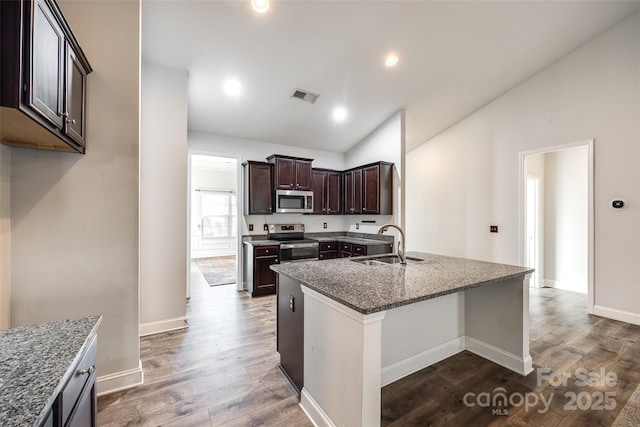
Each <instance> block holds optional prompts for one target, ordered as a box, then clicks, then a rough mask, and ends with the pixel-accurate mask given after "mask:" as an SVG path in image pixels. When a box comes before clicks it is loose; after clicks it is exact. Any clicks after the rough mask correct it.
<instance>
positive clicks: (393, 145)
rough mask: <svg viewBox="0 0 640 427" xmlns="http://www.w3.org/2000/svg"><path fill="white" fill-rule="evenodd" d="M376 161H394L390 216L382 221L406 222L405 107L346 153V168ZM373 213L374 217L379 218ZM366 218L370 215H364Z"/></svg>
mask: <svg viewBox="0 0 640 427" xmlns="http://www.w3.org/2000/svg"><path fill="white" fill-rule="evenodd" d="M378 161H385V162H392V163H393V164H394V166H395V167H394V169H395V170H394V176H393V216H391V217H388V218H386V217H385V221H387V222H388V221H390V222H395V223H398V224H401V225H403V224H404V223H405V218H404V217H405V213H404V211H405V209H404V199H405V197H404V193H403V188H404V185H403V183H404V181H405V169H406V168H405V111H404V110H398V111H397V112H395V113H394V114H393V115H392V116H391V117H390V118H389V119H387V120H386V121H385V122H384V123H382V124H381V125H380V126H378V128H376V129H375V130H374V131H373V132H371V133H370V134H369V135H367V137H365V138H364V139H363V140H362V141H360V142H359V143H358V144H357V145H356V146H355V147H353V148H352V149H351V150H349V151H348V152H347V153H346V154H345V162H346V169H349V168H352V167H356V166H360V165H365V164H368V163H374V162H378ZM379 218H380V216H379V215H376V216H375V217H373V219H374V220H375V219H379ZM367 219H369V218H368V217H367Z"/></svg>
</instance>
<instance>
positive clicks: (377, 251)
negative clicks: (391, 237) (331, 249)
mask: <svg viewBox="0 0 640 427" xmlns="http://www.w3.org/2000/svg"><path fill="white" fill-rule="evenodd" d="M392 251H393V244H392V243H383V244H379V245H358V244H354V243H342V242H341V243H340V251H339V253H338V256H339V257H340V258H348V257H352V256H363V255H381V254H388V253H391V252H392Z"/></svg>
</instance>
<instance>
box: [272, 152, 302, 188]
mask: <svg viewBox="0 0 640 427" xmlns="http://www.w3.org/2000/svg"><path fill="white" fill-rule="evenodd" d="M267 161H268V162H269V163H272V164H273V165H274V168H275V169H274V189H275V190H307V191H308V190H311V162H312V161H313V159H303V158H299V157H290V156H281V155H279V154H274V155H271V156H269V157H267Z"/></svg>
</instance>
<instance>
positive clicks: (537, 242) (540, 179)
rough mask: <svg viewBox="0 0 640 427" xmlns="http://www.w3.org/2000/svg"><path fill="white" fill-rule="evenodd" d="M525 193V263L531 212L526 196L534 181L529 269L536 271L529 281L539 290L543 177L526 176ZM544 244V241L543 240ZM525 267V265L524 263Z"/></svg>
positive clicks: (541, 270) (527, 253)
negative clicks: (531, 260)
mask: <svg viewBox="0 0 640 427" xmlns="http://www.w3.org/2000/svg"><path fill="white" fill-rule="evenodd" d="M526 180H527V184H526V185H527V192H526V193H525V201H524V209H525V222H524V227H525V228H524V230H525V242H524V259H525V261H526V260H527V259H528V258H529V257H528V255H529V250H530V249H531V248H529V244H528V241H529V235H528V233H529V230H528V228H529V221H528V219H529V213H530V212H531V206H530V205H529V194H528V189H529V182H531V181H534V182H535V191H536V193H537V194H536V199H535V206H534V208H535V209H534V214H533V215H534V217H535V222H534V224H535V229H534V235H535V236H534V248H533V252H534V254H533V257H534V262H533V265H532V266H530V267H533V268H535V269H536V271H535V272H534V273H533V274H532V275H531V281H532V282H533V287H534V288H539V287H541V285H540V277H541V275H540V274H541V273H544V267H543V268H540V264H541V263H540V256H539V255H540V240H541V239H540V220H541V218H540V217H541V215H540V193H541V191H540V190H541V187H542V182H543V177H539V176H534V175H531V174H528V175H527V178H526ZM543 242H544V239H543ZM525 265H527V264H526V263H525Z"/></svg>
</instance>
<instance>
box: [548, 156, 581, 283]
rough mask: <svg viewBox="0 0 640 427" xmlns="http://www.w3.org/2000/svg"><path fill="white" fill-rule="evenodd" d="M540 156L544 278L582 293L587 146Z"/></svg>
mask: <svg viewBox="0 0 640 427" xmlns="http://www.w3.org/2000/svg"><path fill="white" fill-rule="evenodd" d="M544 156H545V181H544V183H545V192H544V207H545V209H544V212H545V214H544V223H545V228H544V265H545V270H544V278H545V280H546V281H549V283H548V284H551V285H553V286H555V287H557V288H561V289H566V290H570V291H574V292H582V293H586V292H587V289H588V276H587V271H588V262H587V261H588V251H587V249H588V244H589V241H588V215H587V213H588V210H587V209H588V206H587V203H588V197H587V191H588V185H587V183H588V164H589V151H588V147H587V146H580V147H574V148H569V149H565V150H560V151H554V152H552V153H546V154H545V155H544Z"/></svg>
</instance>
